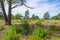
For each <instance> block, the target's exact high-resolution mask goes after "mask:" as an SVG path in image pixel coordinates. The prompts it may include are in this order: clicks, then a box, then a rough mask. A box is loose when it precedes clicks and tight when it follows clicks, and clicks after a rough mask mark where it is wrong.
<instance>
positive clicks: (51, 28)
mask: <svg viewBox="0 0 60 40" xmlns="http://www.w3.org/2000/svg"><path fill="white" fill-rule="evenodd" d="M48 29H49V30H52V31H54V30H56V25H50V26H49V28H48Z"/></svg>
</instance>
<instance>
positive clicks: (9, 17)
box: [8, 2, 11, 25]
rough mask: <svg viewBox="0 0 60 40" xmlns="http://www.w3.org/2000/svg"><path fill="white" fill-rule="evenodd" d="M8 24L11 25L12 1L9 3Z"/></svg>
mask: <svg viewBox="0 0 60 40" xmlns="http://www.w3.org/2000/svg"><path fill="white" fill-rule="evenodd" d="M8 25H11V2H10V3H9V10H8Z"/></svg>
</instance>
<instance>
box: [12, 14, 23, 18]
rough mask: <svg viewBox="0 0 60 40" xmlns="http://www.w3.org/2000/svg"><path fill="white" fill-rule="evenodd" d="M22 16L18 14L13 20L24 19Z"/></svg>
mask: <svg viewBox="0 0 60 40" xmlns="http://www.w3.org/2000/svg"><path fill="white" fill-rule="evenodd" d="M22 17H23V16H22V15H21V14H16V15H15V16H13V17H12V18H13V19H22Z"/></svg>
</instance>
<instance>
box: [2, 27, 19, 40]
mask: <svg viewBox="0 0 60 40" xmlns="http://www.w3.org/2000/svg"><path fill="white" fill-rule="evenodd" d="M19 37H20V36H19V35H18V34H17V32H16V30H14V28H13V27H11V28H10V29H9V30H7V31H6V32H4V33H3V36H2V40H19Z"/></svg>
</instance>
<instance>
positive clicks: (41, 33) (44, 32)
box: [34, 28, 48, 38]
mask: <svg viewBox="0 0 60 40" xmlns="http://www.w3.org/2000/svg"><path fill="white" fill-rule="evenodd" d="M34 35H37V36H38V37H41V38H44V37H47V35H48V31H47V30H45V29H42V28H37V29H36V30H35V31H34Z"/></svg>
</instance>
